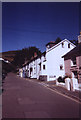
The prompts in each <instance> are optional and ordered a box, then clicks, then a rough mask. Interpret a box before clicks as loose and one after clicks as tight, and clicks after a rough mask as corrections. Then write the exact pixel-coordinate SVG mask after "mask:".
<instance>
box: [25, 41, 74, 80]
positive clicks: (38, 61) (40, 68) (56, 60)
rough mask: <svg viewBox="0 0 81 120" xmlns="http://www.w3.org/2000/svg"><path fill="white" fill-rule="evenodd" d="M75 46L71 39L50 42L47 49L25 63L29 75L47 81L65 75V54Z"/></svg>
mask: <svg viewBox="0 0 81 120" xmlns="http://www.w3.org/2000/svg"><path fill="white" fill-rule="evenodd" d="M74 47H75V45H74V44H72V43H71V42H70V41H69V40H67V39H64V40H62V41H61V42H59V43H58V44H55V43H54V42H49V43H48V44H46V51H45V52H43V53H42V54H41V56H36V57H34V58H33V59H32V60H31V61H30V62H28V63H27V65H25V70H26V74H27V77H30V78H37V79H40V80H45V81H52V80H56V79H57V78H58V77H59V76H64V75H65V69H64V68H65V67H64V58H62V56H63V55H65V54H66V53H68V52H69V51H71V50H72V49H73V48H74Z"/></svg>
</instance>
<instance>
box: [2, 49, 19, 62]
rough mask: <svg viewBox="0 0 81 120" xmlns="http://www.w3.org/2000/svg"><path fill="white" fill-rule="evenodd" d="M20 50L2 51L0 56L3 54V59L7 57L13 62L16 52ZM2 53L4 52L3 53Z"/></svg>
mask: <svg viewBox="0 0 81 120" xmlns="http://www.w3.org/2000/svg"><path fill="white" fill-rule="evenodd" d="M18 51H19V50H15V51H7V52H2V53H0V57H1V56H2V58H3V59H5V60H6V59H7V60H8V61H10V62H12V61H13V58H14V56H15V54H16V53H17V52H18ZM1 54H2V55H1Z"/></svg>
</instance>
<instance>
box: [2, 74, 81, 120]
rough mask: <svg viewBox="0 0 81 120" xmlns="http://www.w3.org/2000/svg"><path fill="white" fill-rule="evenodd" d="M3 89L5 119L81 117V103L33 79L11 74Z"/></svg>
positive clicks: (3, 113) (3, 114)
mask: <svg viewBox="0 0 81 120" xmlns="http://www.w3.org/2000/svg"><path fill="white" fill-rule="evenodd" d="M3 89H4V91H3V94H2V116H3V118H79V117H80V105H79V103H77V102H76V101H73V100H71V99H69V98H66V97H64V96H62V95H60V94H58V93H56V92H55V91H51V90H50V89H47V87H45V86H43V85H41V84H38V82H36V81H33V80H31V79H24V78H20V77H18V76H16V75H15V74H14V73H9V74H8V76H7V77H6V79H5V82H4V84H3ZM76 120H77V119H76Z"/></svg>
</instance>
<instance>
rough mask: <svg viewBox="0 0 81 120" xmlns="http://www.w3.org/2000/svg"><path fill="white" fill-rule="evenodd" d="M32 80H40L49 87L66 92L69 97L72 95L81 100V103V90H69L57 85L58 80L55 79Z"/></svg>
mask: <svg viewBox="0 0 81 120" xmlns="http://www.w3.org/2000/svg"><path fill="white" fill-rule="evenodd" d="M31 80H32V81H36V82H39V84H42V85H44V86H46V87H49V88H51V89H53V90H55V91H57V92H59V93H61V94H64V95H66V96H68V97H71V98H73V99H75V100H77V101H79V102H80V103H81V91H78V90H76V91H68V90H67V89H66V88H64V87H62V86H60V85H58V86H57V85H56V82H55V81H49V82H48V81H40V80H37V79H31Z"/></svg>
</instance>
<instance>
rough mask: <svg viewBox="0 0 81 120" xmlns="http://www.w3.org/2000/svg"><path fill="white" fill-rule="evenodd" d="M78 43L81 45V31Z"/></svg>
mask: <svg viewBox="0 0 81 120" xmlns="http://www.w3.org/2000/svg"><path fill="white" fill-rule="evenodd" d="M78 43H81V31H80V35H79V36H78Z"/></svg>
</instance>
